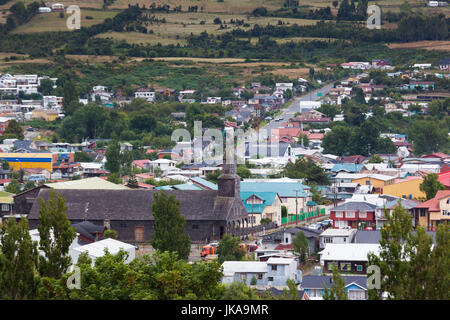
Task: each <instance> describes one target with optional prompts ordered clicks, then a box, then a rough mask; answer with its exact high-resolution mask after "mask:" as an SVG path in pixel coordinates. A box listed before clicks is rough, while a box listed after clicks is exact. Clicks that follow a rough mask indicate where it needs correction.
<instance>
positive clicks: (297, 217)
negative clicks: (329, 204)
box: [281, 208, 325, 226]
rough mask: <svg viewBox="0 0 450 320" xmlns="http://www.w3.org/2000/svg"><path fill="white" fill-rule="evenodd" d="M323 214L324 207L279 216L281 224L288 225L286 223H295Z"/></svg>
mask: <svg viewBox="0 0 450 320" xmlns="http://www.w3.org/2000/svg"><path fill="white" fill-rule="evenodd" d="M324 215H325V208H318V209H316V210H313V211H308V212H303V210H302V212H301V213H300V214H290V215H288V216H287V217H284V218H281V225H282V226H283V225H288V224H296V223H298V222H302V221H306V220H310V219H314V218H318V217H322V216H324Z"/></svg>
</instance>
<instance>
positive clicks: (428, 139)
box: [407, 121, 449, 155]
mask: <svg viewBox="0 0 450 320" xmlns="http://www.w3.org/2000/svg"><path fill="white" fill-rule="evenodd" d="M447 131H448V130H446V129H445V128H442V127H440V126H437V125H436V123H435V122H434V121H414V122H413V124H412V125H411V126H410V127H409V128H408V132H407V135H408V137H409V138H410V139H411V140H412V141H413V148H414V153H415V154H416V155H421V154H424V153H431V152H438V151H440V148H442V147H445V146H446V145H448V141H449V138H448V132H447Z"/></svg>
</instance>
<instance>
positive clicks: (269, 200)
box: [241, 191, 277, 213]
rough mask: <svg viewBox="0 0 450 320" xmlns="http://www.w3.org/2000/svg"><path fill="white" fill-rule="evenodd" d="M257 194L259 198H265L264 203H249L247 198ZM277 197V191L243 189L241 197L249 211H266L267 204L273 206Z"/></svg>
mask: <svg viewBox="0 0 450 320" xmlns="http://www.w3.org/2000/svg"><path fill="white" fill-rule="evenodd" d="M252 196H256V197H258V198H259V199H261V200H263V203H262V204H248V203H247V201H246V200H247V199H248V198H250V197H252ZM276 197H277V193H276V192H274V191H272V192H252V191H250V192H245V191H241V199H242V202H243V203H244V206H245V208H246V209H247V212H248V213H261V212H263V211H264V209H265V208H266V206H271V205H272V204H273V201H274V200H275V198H276Z"/></svg>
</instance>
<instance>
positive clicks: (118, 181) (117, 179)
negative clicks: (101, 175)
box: [106, 173, 122, 184]
mask: <svg viewBox="0 0 450 320" xmlns="http://www.w3.org/2000/svg"><path fill="white" fill-rule="evenodd" d="M106 180H107V181H109V182H112V183H115V184H122V179H121V178H120V177H119V174H117V173H111V174H110V175H109V176H108V178H106Z"/></svg>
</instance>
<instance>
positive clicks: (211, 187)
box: [190, 177, 217, 190]
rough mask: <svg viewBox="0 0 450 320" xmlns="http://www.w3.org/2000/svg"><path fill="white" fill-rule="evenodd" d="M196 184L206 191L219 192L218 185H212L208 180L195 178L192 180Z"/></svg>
mask: <svg viewBox="0 0 450 320" xmlns="http://www.w3.org/2000/svg"><path fill="white" fill-rule="evenodd" d="M190 180H191V181H192V182H193V183H194V184H196V185H198V186H200V188H202V189H205V190H217V184H215V183H212V182H211V181H208V180H206V179H203V178H200V177H195V178H191V179H190Z"/></svg>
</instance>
